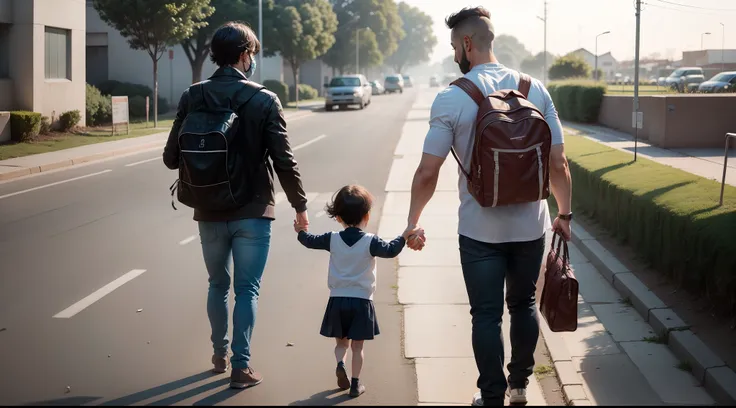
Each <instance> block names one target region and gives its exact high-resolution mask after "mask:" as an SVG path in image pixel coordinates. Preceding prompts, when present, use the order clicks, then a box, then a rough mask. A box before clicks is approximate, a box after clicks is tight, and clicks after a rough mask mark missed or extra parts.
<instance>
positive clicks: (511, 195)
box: [451, 74, 552, 207]
mask: <svg viewBox="0 0 736 408" xmlns="http://www.w3.org/2000/svg"><path fill="white" fill-rule="evenodd" d="M451 85H455V86H457V87H458V88H460V89H462V90H463V91H465V93H467V94H468V95H469V96H470V97H471V98H472V99H473V101H475V103H476V104H477V105H478V116H477V117H476V119H475V138H474V142H473V152H472V157H471V160H470V169H468V171H466V170H465V169H464V168H463V165H462V163H461V162H460V159H459V158H458V156H457V152H455V149H454V148H453V149H452V154H453V156H455V160H457V163H458V164H459V165H460V169H461V170H462V172H463V173H464V174H465V177H466V178H467V180H468V191H469V192H470V194H472V195H473V197H474V198H475V199H476V200H477V201H478V203H479V204H480V205H481V206H482V207H499V206H504V205H511V204H521V203H529V202H535V201H540V200H544V199H546V198H547V197H549V151H550V148H551V146H552V131H551V130H550V128H549V125H548V124H547V122H546V121H545V120H544V115H543V114H542V113H541V112H540V111H539V109H537V108H536V107H535V106H534V104H533V103H531V102H529V101H528V100H527V97H528V96H529V90H530V89H531V78H530V77H529V76H528V75H525V74H521V80H520V82H519V90H518V91H517V90H501V91H497V92H494V93H493V94H491V95H488V96H486V95H483V93H482V92H481V90H480V89H478V87H477V86H476V85H475V84H474V83H473V81H471V80H469V79H467V78H459V79H457V80H455V81H453V82H452V84H451Z"/></svg>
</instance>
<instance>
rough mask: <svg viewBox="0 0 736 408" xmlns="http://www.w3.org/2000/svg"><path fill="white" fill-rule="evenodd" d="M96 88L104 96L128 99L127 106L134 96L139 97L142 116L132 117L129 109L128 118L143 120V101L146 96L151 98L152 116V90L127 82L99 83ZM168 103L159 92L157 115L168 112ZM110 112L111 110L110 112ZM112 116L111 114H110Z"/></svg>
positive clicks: (151, 111) (144, 114)
mask: <svg viewBox="0 0 736 408" xmlns="http://www.w3.org/2000/svg"><path fill="white" fill-rule="evenodd" d="M98 88H99V89H100V92H102V94H104V95H112V96H127V97H128V104H129V105H130V104H131V103H130V100H131V99H132V98H133V97H135V96H140V97H141V98H143V102H144V103H143V109H142V111H143V114H142V115H133V109H132V108H130V116H131V117H135V118H144V117H145V116H146V113H145V112H146V108H145V106H146V105H145V99H146V96H147V97H149V98H151V102H150V103H151V105H150V109H149V113H150V114H151V116H153V89H151V88H149V87H147V86H145V85H140V84H132V83H129V82H120V81H114V80H109V81H105V82H103V83H101V84H100V85H99V86H98ZM169 108H170V107H169V102H168V101H167V100H166V98H163V97H161V92H159V95H158V113H159V115H160V114H162V113H166V112H168V111H169ZM111 112H112V110H111ZM111 115H112V113H111Z"/></svg>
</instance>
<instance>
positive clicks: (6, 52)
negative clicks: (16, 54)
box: [0, 23, 10, 78]
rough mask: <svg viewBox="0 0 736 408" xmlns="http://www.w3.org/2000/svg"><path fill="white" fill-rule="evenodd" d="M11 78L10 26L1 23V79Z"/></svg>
mask: <svg viewBox="0 0 736 408" xmlns="http://www.w3.org/2000/svg"><path fill="white" fill-rule="evenodd" d="M8 76H10V24H2V23H0V78H7V77H8Z"/></svg>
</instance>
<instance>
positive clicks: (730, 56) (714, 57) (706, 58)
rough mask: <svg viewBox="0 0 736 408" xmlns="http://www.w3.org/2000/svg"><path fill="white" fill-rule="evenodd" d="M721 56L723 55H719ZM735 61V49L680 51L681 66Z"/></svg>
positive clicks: (698, 65)
mask: <svg viewBox="0 0 736 408" xmlns="http://www.w3.org/2000/svg"><path fill="white" fill-rule="evenodd" d="M721 56H723V57H721ZM721 61H723V62H724V63H726V64H729V63H731V64H733V63H736V50H723V52H721V50H700V51H685V52H683V53H682V64H683V66H693V67H701V66H704V65H714V64H720V63H721Z"/></svg>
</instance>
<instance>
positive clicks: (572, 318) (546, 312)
mask: <svg viewBox="0 0 736 408" xmlns="http://www.w3.org/2000/svg"><path fill="white" fill-rule="evenodd" d="M555 241H557V248H555ZM561 247H562V248H561ZM560 249H563V251H564V252H560ZM539 309H540V311H541V312H542V316H544V320H546V321H547V324H548V325H549V328H550V330H552V331H553V332H563V331H571V332H572V331H575V330H577V328H578V281H577V279H575V275H574V274H573V272H572V268H570V254H569V252H568V249H567V242H566V241H565V240H564V239H563V238H562V237H561V236H560V234H559V233H558V232H555V233H554V235H553V236H552V247H551V248H550V250H549V254H548V255H547V269H546V271H545V272H544V288H543V289H542V300H541V301H540V302H539Z"/></svg>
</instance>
